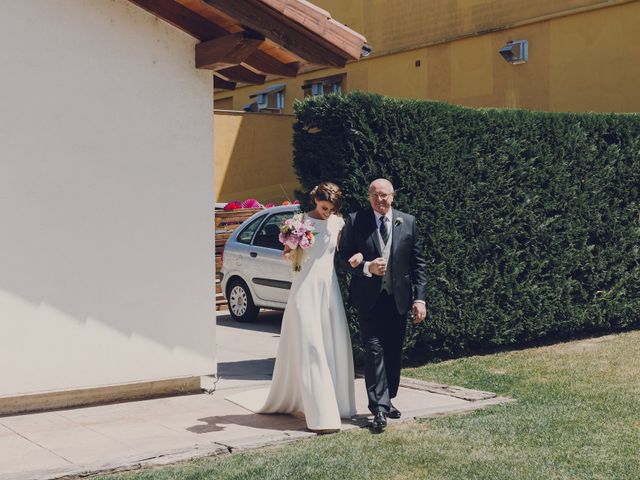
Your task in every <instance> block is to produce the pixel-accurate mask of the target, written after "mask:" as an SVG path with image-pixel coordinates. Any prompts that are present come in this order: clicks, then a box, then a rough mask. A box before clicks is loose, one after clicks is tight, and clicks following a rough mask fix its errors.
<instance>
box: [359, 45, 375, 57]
mask: <svg viewBox="0 0 640 480" xmlns="http://www.w3.org/2000/svg"><path fill="white" fill-rule="evenodd" d="M372 53H373V48H372V47H371V45H367V44H365V45H363V46H362V49H361V50H360V58H365V57H368V56H369V55H371V54H372Z"/></svg>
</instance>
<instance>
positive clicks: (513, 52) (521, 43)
mask: <svg viewBox="0 0 640 480" xmlns="http://www.w3.org/2000/svg"><path fill="white" fill-rule="evenodd" d="M500 55H502V58H504V59H505V60H506V61H507V62H509V63H510V64H512V65H517V64H518V63H526V61H527V60H528V59H529V42H528V41H527V40H509V41H508V42H507V44H506V45H505V46H504V47H502V48H501V49H500Z"/></svg>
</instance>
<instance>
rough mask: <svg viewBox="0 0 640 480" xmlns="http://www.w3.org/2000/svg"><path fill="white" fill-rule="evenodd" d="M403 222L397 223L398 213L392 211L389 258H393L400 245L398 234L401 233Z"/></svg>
mask: <svg viewBox="0 0 640 480" xmlns="http://www.w3.org/2000/svg"><path fill="white" fill-rule="evenodd" d="M403 225H404V222H403V221H398V211H397V210H395V209H393V222H392V223H391V235H392V236H391V257H392V258H393V257H394V256H395V253H396V250H397V249H398V246H399V245H400V242H399V240H400V233H401V232H402V226H403Z"/></svg>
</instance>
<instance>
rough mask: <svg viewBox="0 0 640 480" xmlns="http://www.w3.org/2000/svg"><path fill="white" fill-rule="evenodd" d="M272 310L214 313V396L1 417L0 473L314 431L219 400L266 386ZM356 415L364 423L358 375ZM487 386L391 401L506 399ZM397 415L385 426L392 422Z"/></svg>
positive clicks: (449, 407) (143, 458) (274, 328)
mask: <svg viewBox="0 0 640 480" xmlns="http://www.w3.org/2000/svg"><path fill="white" fill-rule="evenodd" d="M280 318H281V315H280V314H277V313H267V314H262V315H261V318H260V320H259V321H258V322H257V323H256V324H253V325H240V324H237V323H234V322H233V321H232V320H230V319H229V318H228V317H224V316H222V317H219V318H218V325H219V328H218V354H219V358H218V362H219V364H218V365H219V372H218V374H219V379H218V380H217V381H216V380H214V379H210V378H206V379H204V380H203V386H204V387H206V388H207V389H208V391H209V392H210V393H203V394H201V395H186V396H177V397H169V398H160V399H152V400H144V401H137V402H128V403H119V404H113V405H104V406H98V407H87V408H78V409H69V410H59V411H54V412H45V413H37V414H28V415H17V416H12V417H0V480H9V479H11V480H25V479H51V478H60V477H63V476H75V475H83V474H87V473H97V472H109V471H117V470H122V469H132V468H138V467H140V466H147V465H149V466H150V465H158V464H168V463H172V462H177V461H180V460H185V459H189V458H194V457H199V456H207V455H217V454H224V453H229V452H234V451H240V450H245V449H252V448H258V447H262V446H267V445H275V444H279V443H284V442H289V441H292V440H296V439H300V438H307V437H312V436H314V434H312V433H310V432H307V431H306V429H305V423H304V418H302V417H300V416H292V415H256V414H253V413H252V412H249V411H247V410H245V409H243V408H242V407H239V406H237V405H235V404H233V403H231V402H229V401H227V400H226V399H225V398H226V397H227V396H228V395H230V394H231V393H236V392H239V391H245V390H249V389H253V388H257V387H262V386H264V385H265V384H268V381H269V379H270V375H271V371H272V369H273V363H274V356H275V351H276V347H277V342H278V331H279V321H280ZM356 396H357V406H358V416H357V417H355V418H354V419H352V420H351V421H349V422H347V423H345V424H344V428H345V429H351V428H361V427H362V426H365V425H366V424H367V422H368V417H367V413H368V412H367V409H366V395H365V388H364V384H363V381H362V380H361V379H358V380H356ZM505 400H506V399H503V398H496V397H495V395H492V394H489V393H486V392H475V391H469V390H464V389H456V388H450V387H445V386H441V385H434V384H423V383H421V382H411V381H408V380H407V381H405V382H404V386H403V387H401V391H400V393H399V395H398V398H397V401H396V402H395V404H396V406H397V407H398V408H399V409H400V410H401V411H402V412H403V416H404V419H403V421H407V420H410V419H413V418H416V417H425V416H432V415H442V414H446V413H450V412H459V411H466V410H472V409H476V408H482V407H484V406H487V405H493V404H496V403H501V402H504V401H505ZM393 422H394V421H391V422H390V423H391V424H393Z"/></svg>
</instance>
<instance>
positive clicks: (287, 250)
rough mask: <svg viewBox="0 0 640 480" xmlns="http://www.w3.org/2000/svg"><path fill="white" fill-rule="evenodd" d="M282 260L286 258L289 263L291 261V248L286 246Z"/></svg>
mask: <svg viewBox="0 0 640 480" xmlns="http://www.w3.org/2000/svg"><path fill="white" fill-rule="evenodd" d="M282 258H284V259H285V260H286V261H287V262H290V261H291V248H290V247H288V246H286V245H285V247H284V252H282Z"/></svg>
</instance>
